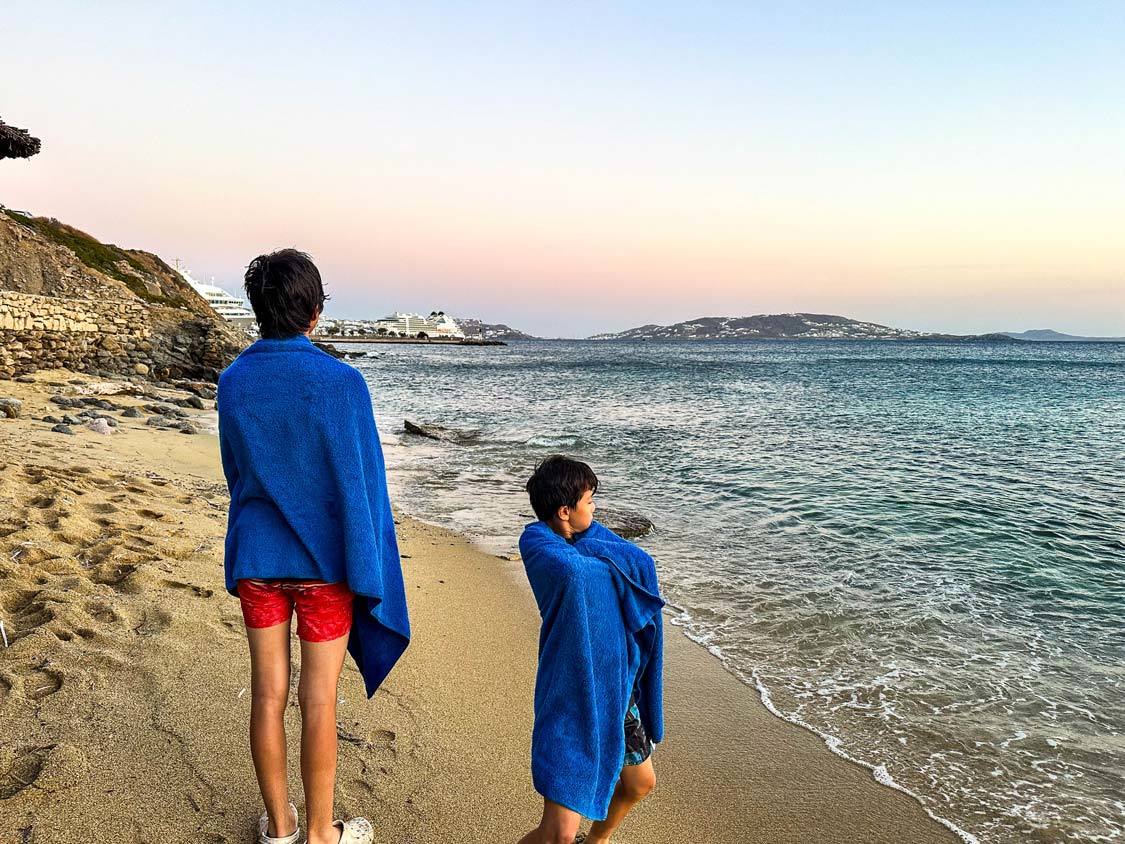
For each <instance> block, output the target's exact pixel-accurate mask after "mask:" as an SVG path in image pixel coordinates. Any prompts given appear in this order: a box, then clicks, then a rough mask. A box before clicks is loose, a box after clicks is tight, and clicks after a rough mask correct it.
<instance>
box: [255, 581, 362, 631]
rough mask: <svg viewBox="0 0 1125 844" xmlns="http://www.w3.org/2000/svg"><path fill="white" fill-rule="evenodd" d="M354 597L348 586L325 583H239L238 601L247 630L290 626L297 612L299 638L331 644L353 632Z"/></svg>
mask: <svg viewBox="0 0 1125 844" xmlns="http://www.w3.org/2000/svg"><path fill="white" fill-rule="evenodd" d="M354 597H355V596H354V595H352V592H351V590H350V589H348V585H347V584H346V583H325V582H324V581H322V580H240V581H238V599H239V601H240V602H241V604H242V618H243V620H244V621H245V622H246V626H247V627H253V628H260V627H273V626H274V625H276V624H281V623H282V622H286V623H288V621H289V619H290V617H291V616H292V614H293V609H294V607H296V609H297V636H298V637H300V639H301V640H302V641H305V642H331V641H332V640H333V639H339V638H340V637H341V636H343V635H345V634H346V633H347V632H348V631H349V630H351V628H352V600H353V598H354Z"/></svg>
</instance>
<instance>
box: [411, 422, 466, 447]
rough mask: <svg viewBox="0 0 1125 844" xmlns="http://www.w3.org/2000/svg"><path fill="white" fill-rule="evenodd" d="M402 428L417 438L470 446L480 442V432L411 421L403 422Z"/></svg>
mask: <svg viewBox="0 0 1125 844" xmlns="http://www.w3.org/2000/svg"><path fill="white" fill-rule="evenodd" d="M402 427H403V430H405V431H406V433H408V434H414V435H415V436H417V437H425V438H427V439H431V440H441V441H442V442H449V443H457V444H458V445H468V444H469V443H475V442H479V441H480V431H461V430H458V429H456V428H447V427H445V426H444V425H429V424H422V425H419V424H418V423H416V422H411V421H410V420H409V419H404V420H403V421H402Z"/></svg>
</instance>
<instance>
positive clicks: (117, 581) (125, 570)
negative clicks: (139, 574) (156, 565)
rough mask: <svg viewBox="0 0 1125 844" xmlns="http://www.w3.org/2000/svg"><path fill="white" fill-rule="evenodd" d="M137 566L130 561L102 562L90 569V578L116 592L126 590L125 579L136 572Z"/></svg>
mask: <svg viewBox="0 0 1125 844" xmlns="http://www.w3.org/2000/svg"><path fill="white" fill-rule="evenodd" d="M137 568H138V566H136V565H134V564H132V563H102V564H101V565H98V566H97V567H96V568H93V569H91V570H90V580H92V581H94V583H104V584H105V585H106V586H110V587H112V588H113V589H116V590H117V591H118V592H125V591H128V586H127V583H126V581H128V580H129V578H130V577H132V576H133V574H134V573H135V572H136V570H137Z"/></svg>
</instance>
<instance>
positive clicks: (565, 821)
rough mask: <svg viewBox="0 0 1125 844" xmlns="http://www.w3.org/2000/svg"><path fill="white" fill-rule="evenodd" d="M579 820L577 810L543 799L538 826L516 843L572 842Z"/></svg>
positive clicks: (551, 843)
mask: <svg viewBox="0 0 1125 844" xmlns="http://www.w3.org/2000/svg"><path fill="white" fill-rule="evenodd" d="M581 821H582V818H581V817H579V815H578V813H577V812H575V811H573V810H571V809H568V808H566V806H561V805H559V804H558V803H555V802H552V801H551V800H544V801H543V819H542V820H541V821H539V826H537V827H536V828H535V829H533V830H531V832H529V833H528V834H527V835H525V836H524V837H523V838H521V839H520V840H519V842H518V844H574V836H575V835H577V834H578V825H579V823H581Z"/></svg>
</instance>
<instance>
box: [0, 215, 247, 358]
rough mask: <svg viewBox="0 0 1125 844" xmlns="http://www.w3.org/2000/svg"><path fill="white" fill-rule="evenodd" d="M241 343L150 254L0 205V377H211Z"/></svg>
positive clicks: (236, 334)
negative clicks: (62, 373) (44, 373)
mask: <svg viewBox="0 0 1125 844" xmlns="http://www.w3.org/2000/svg"><path fill="white" fill-rule="evenodd" d="M249 342H250V338H249V337H247V336H246V334H245V333H244V332H243V331H242V330H241V329H239V328H237V327H236V326H233V325H231V324H230V323H228V322H226V321H225V320H223V319H222V318H221V317H219V316H218V315H217V314H215V312H214V311H213V310H212V309H211V306H210V305H208V304H207V302H206V301H205V300H204V299H203V298H202V297H201V296H200V295H199V294H198V293H196V292H195V290H194V289H192V287H191V285H189V284H188V283H187V282H186V281H184V279H183V278H182V277H181V276H180V274H179V273H177V272H176V271H175V270H173V269H172V268H171V267H169V266H168V265H167V264H165V263H164V262H163V261H162V260H160V258H158V257H157V256H155V255H151V254H149V253H147V252H141V251H138V250H133V249H121V248H119V247H116V246H111V245H108V244H104V243H101V242H100V241H98V240H96V239H95V238H93V237H91V236H90V235H88V234H86V233H84V232H81V231H79V230H78V229H75V228H72V227H70V226H67V225H65V224H63V223H60V222H58V221H57V220H52V219H48V218H45V217H30V216H27V215H25V214H21V213H20V212H17V211H12V210H10V209H5V208H3V207H2V206H0V344H2V345H0V378H12V377H14V376H16V375H20V374H24V373H27V372H31V371H34V370H35V369H45V368H50V367H58V366H65V367H67V368H70V369H74V370H77V371H83V372H97V371H106V372H116V373H121V374H129V375H143V376H146V377H149V378H153V379H160V380H165V379H172V378H193V379H205V380H214V379H215V378H216V377H217V376H218V373H219V371H221V370H222V368H223V367H225V366H226V365H227V364H228V363H229V362H230V361H231V360H233V359H234V357H235V356H236V355H237V354H238V353H239V351H241V350H242V349H243V348H244V347H245V346H246V345H247V344H248V343H249Z"/></svg>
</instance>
